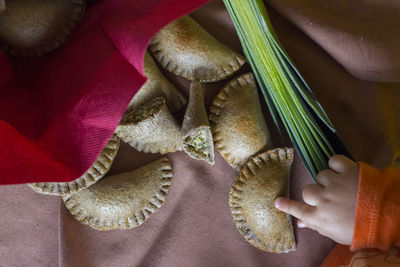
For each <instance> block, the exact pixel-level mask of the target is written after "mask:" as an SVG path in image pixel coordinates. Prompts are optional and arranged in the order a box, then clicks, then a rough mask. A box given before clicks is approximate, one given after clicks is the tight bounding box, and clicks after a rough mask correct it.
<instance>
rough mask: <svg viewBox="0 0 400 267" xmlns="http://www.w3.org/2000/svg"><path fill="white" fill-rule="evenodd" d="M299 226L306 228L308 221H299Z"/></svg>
mask: <svg viewBox="0 0 400 267" xmlns="http://www.w3.org/2000/svg"><path fill="white" fill-rule="evenodd" d="M297 226H298V227H299V228H306V227H307V225H306V223H305V222H303V221H298V222H297Z"/></svg>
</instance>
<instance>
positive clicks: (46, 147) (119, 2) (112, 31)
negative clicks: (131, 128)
mask: <svg viewBox="0 0 400 267" xmlns="http://www.w3.org/2000/svg"><path fill="white" fill-rule="evenodd" d="M208 1H209V0H135V1H132V0H104V1H102V2H100V3H98V4H96V5H94V6H92V7H90V8H89V9H88V10H87V13H86V15H85V17H84V19H83V21H82V22H81V24H80V25H79V27H78V29H77V30H76V32H75V33H74V34H73V37H72V39H71V40H70V41H69V42H68V43H66V44H65V45H64V46H63V47H61V48H60V49H58V50H56V51H54V52H52V53H50V54H48V55H46V56H44V57H42V58H37V59H34V60H27V59H10V61H9V59H7V58H6V57H5V56H4V55H3V54H1V53H0V140H1V142H0V170H2V171H1V172H0V184H17V183H27V182H34V181H35V182H39V181H71V180H73V179H76V178H77V177H79V176H81V175H82V174H83V173H84V172H85V171H86V170H87V169H88V168H89V167H90V166H91V164H93V162H94V161H95V159H96V158H97V156H98V154H99V153H100V152H101V150H102V148H103V147H104V146H105V144H106V143H107V141H108V140H109V138H110V137H111V135H112V134H113V132H114V129H115V127H116V126H117V125H118V123H119V121H120V118H121V116H122V114H123V112H124V110H125V108H126V106H127V105H128V103H129V101H130V99H131V98H132V97H133V96H134V94H135V92H136V91H137V90H138V89H139V88H140V87H141V86H142V84H143V83H144V82H145V78H144V76H143V66H142V65H143V57H144V51H145V49H146V47H147V45H148V43H149V41H150V39H151V37H152V36H153V35H154V34H155V33H156V32H157V31H158V30H159V29H161V28H162V27H163V26H164V25H166V24H167V23H168V22H170V21H172V20H173V19H175V18H177V17H179V16H182V15H184V14H186V13H188V12H190V11H192V10H193V9H195V8H197V7H198V6H200V5H201V4H203V3H206V2H208Z"/></svg>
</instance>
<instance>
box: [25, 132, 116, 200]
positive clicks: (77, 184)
mask: <svg viewBox="0 0 400 267" xmlns="http://www.w3.org/2000/svg"><path fill="white" fill-rule="evenodd" d="M119 142H120V141H119V138H118V137H117V136H116V135H113V136H112V137H111V139H110V141H109V142H108V144H107V145H106V146H105V148H104V149H103V151H102V152H101V153H100V155H99V157H98V158H97V159H96V161H95V162H94V163H93V165H92V166H91V167H90V168H89V170H87V171H86V172H85V173H84V174H83V175H82V176H81V177H79V178H78V179H76V180H74V181H72V182H67V183H32V184H28V185H29V186H30V187H31V188H32V189H33V190H35V191H36V192H38V193H41V194H47V195H56V196H61V195H66V194H71V193H74V192H78V191H80V190H83V189H85V188H87V187H89V186H91V185H93V184H94V183H96V182H97V181H98V180H100V179H101V178H103V177H104V175H105V174H106V173H107V172H108V170H109V169H110V168H111V165H112V163H113V161H114V158H115V156H116V155H117V152H118V149H119Z"/></svg>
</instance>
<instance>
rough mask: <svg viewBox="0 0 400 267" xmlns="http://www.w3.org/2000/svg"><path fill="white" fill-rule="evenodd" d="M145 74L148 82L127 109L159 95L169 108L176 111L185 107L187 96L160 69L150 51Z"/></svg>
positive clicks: (146, 55)
mask: <svg viewBox="0 0 400 267" xmlns="http://www.w3.org/2000/svg"><path fill="white" fill-rule="evenodd" d="M144 74H145V75H146V76H147V81H146V83H145V84H144V85H143V86H142V88H140V89H139V91H138V92H137V93H136V95H135V96H134V97H133V99H132V100H131V102H130V103H129V106H128V108H127V110H131V111H134V110H136V109H137V108H138V107H139V106H140V105H142V104H144V103H147V102H149V101H151V100H153V99H154V98H156V97H158V96H162V97H164V99H165V101H166V102H167V106H168V108H169V110H170V111H171V112H172V113H174V112H176V111H178V110H180V109H181V108H182V107H184V106H185V105H186V103H187V100H186V98H185V97H184V96H183V95H182V94H181V93H180V92H179V91H178V89H176V87H175V86H174V85H172V84H171V83H170V82H169V81H168V79H167V78H165V76H164V75H163V74H162V73H161V71H160V70H159V69H158V67H157V64H156V63H155V62H154V60H153V58H152V57H151V55H150V54H149V53H147V52H146V54H145V55H144Z"/></svg>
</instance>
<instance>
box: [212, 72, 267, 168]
mask: <svg viewBox="0 0 400 267" xmlns="http://www.w3.org/2000/svg"><path fill="white" fill-rule="evenodd" d="M210 124H211V131H212V134H213V137H214V141H215V146H216V148H217V150H218V151H219V153H220V154H221V155H222V157H223V158H224V159H225V160H226V161H227V162H228V163H229V164H230V165H231V166H232V167H233V168H234V169H235V170H237V171H239V170H240V168H241V167H242V165H243V164H244V163H245V162H246V161H247V159H248V158H249V157H251V156H253V155H255V154H256V153H257V152H259V151H261V150H263V149H265V148H271V147H272V143H271V138H270V134H269V130H268V127H267V125H266V123H265V119H264V117H263V114H262V111H261V106H260V100H259V98H258V93H257V87H256V82H255V80H254V76H253V74H251V73H247V74H244V75H242V76H239V77H238V78H235V79H233V80H232V81H230V82H229V83H228V84H227V85H225V86H224V87H223V88H222V89H221V91H220V92H219V93H218V95H217V96H216V97H215V98H214V101H213V104H212V106H211V107H210Z"/></svg>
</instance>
